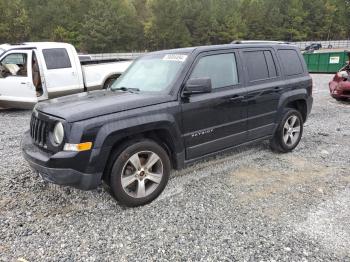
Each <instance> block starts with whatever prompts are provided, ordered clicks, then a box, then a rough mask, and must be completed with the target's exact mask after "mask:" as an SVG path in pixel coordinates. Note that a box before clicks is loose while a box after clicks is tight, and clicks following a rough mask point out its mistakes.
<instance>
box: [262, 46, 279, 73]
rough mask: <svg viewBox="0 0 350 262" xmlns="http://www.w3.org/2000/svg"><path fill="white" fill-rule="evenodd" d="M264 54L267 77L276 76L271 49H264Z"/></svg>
mask: <svg viewBox="0 0 350 262" xmlns="http://www.w3.org/2000/svg"><path fill="white" fill-rule="evenodd" d="M264 54H265V58H266V63H267V67H268V69H269V77H270V78H273V77H277V69H276V64H275V61H274V60H273V57H272V54H271V51H265V52H264Z"/></svg>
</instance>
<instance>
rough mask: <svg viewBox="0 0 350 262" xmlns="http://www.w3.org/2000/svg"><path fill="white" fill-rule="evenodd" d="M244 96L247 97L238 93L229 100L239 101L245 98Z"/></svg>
mask: <svg viewBox="0 0 350 262" xmlns="http://www.w3.org/2000/svg"><path fill="white" fill-rule="evenodd" d="M244 98H245V97H244V96H239V95H237V96H233V97H230V98H229V100H230V102H238V101H241V100H243V99H244Z"/></svg>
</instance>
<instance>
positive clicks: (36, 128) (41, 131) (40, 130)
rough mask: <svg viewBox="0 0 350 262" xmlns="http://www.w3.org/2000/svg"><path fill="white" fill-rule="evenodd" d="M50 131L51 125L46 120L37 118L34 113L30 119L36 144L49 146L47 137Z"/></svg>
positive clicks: (31, 130)
mask: <svg viewBox="0 0 350 262" xmlns="http://www.w3.org/2000/svg"><path fill="white" fill-rule="evenodd" d="M48 133H49V125H48V123H47V122H46V121H43V120H41V119H39V118H37V117H36V116H35V115H34V114H33V115H32V119H31V120H30V135H31V137H32V139H33V141H34V143H35V144H37V145H38V146H41V147H44V148H47V144H46V139H47V136H48Z"/></svg>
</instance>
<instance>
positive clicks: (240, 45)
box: [148, 41, 294, 55]
mask: <svg viewBox="0 0 350 262" xmlns="http://www.w3.org/2000/svg"><path fill="white" fill-rule="evenodd" d="M272 46H278V47H294V45H291V44H288V43H285V42H278V41H240V42H233V43H231V44H224V45H208V46H197V47H186V48H178V49H169V50H162V51H155V52H151V53H148V54H151V55H152V54H169V53H170V54H171V53H193V52H195V51H198V52H205V51H215V50H223V49H233V48H243V47H244V48H254V47H272Z"/></svg>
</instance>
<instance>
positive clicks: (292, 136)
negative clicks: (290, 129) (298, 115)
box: [290, 135, 298, 145]
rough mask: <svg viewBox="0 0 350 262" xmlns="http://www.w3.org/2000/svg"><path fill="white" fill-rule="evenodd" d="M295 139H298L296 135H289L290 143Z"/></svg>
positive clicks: (293, 142)
mask: <svg viewBox="0 0 350 262" xmlns="http://www.w3.org/2000/svg"><path fill="white" fill-rule="evenodd" d="M297 140H298V136H297V135H290V141H291V145H294V144H295V142H296V141H297Z"/></svg>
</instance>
